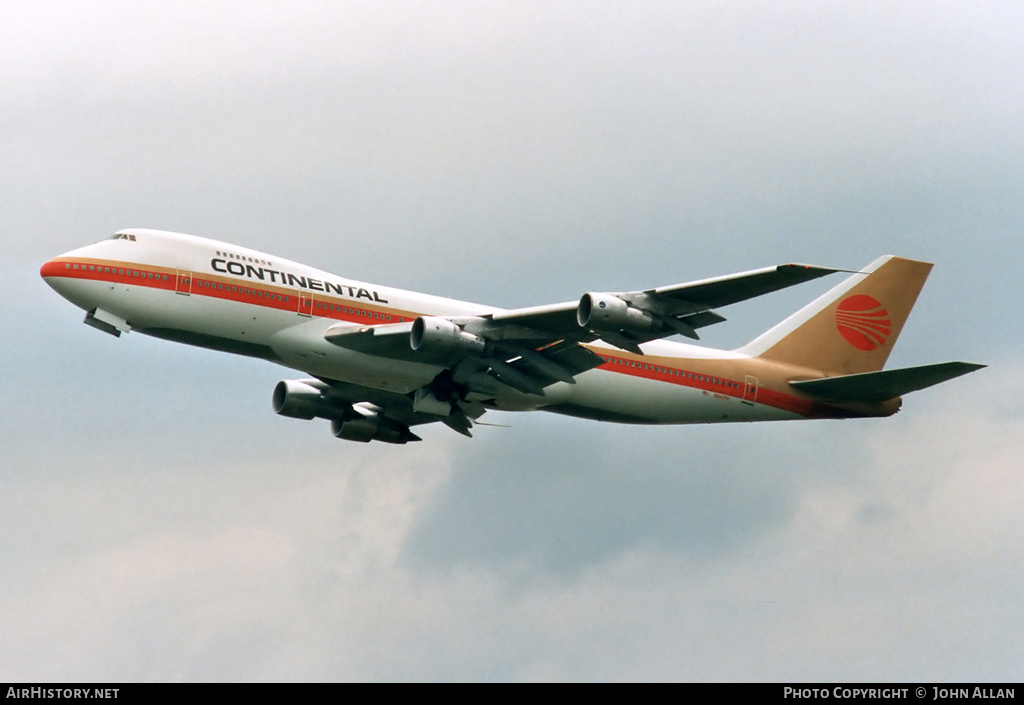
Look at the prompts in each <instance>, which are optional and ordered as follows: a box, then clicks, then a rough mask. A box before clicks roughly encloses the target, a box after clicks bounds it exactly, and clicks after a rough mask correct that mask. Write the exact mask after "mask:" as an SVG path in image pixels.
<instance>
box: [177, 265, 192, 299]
mask: <svg viewBox="0 0 1024 705" xmlns="http://www.w3.org/2000/svg"><path fill="white" fill-rule="evenodd" d="M174 293H175V294H182V295H184V296H191V295H192V272H190V271H189V270H187V269H179V270H177V271H176V272H175V273H174Z"/></svg>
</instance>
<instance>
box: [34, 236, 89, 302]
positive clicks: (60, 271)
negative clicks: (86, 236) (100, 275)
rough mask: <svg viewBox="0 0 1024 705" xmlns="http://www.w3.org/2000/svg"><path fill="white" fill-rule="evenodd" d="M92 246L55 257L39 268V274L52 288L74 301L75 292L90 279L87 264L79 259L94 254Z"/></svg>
mask: <svg viewBox="0 0 1024 705" xmlns="http://www.w3.org/2000/svg"><path fill="white" fill-rule="evenodd" d="M91 247H92V246H89V247H80V248H78V249H76V250H71V251H70V252H65V253H64V254H62V255H59V256H57V257H54V258H53V259H51V260H50V261H49V262H46V263H44V264H43V266H41V267H40V268H39V276H41V277H42V278H43V281H44V282H46V283H47V284H48V285H49V286H50V288H51V289H53V290H54V291H56V292H57V293H58V294H60V295H61V296H63V297H64V298H65V299H68V300H69V301H72V302H74V301H75V299H76V298H77V297H75V296H74V292H76V291H78V290H79V289H81V284H83V283H85V282H87V281H88V278H87V277H86V269H85V266H84V265H83V264H81V263H80V262H79V261H78V260H81V259H84V258H88V257H90V255H92V254H93V252H92V250H91Z"/></svg>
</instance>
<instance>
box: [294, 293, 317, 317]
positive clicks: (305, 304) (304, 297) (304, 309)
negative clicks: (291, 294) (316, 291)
mask: <svg viewBox="0 0 1024 705" xmlns="http://www.w3.org/2000/svg"><path fill="white" fill-rule="evenodd" d="M296 293H297V294H298V296H296V297H295V298H296V299H298V301H299V311H298V313H299V315H300V316H312V315H313V294H312V293H311V292H308V291H299V292H296Z"/></svg>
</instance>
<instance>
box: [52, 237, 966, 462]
mask: <svg viewBox="0 0 1024 705" xmlns="http://www.w3.org/2000/svg"><path fill="white" fill-rule="evenodd" d="M931 268H932V265H931V264H929V263H926V262H918V261H914V260H910V259H904V258H900V257H895V256H892V255H886V256H883V257H881V258H879V259H877V260H875V261H874V262H872V263H871V264H870V265H868V266H867V267H865V268H864V269H862V270H856V271H853V270H839V269H831V268H826V267H816V266H811V265H803V264H783V265H778V266H774V267H767V268H763V269H756V270H752V271H747V272H741V273H738V274H730V275H727V276H720V277H716V278H711V279H703V280H699V281H693V282H688V283H684V284H676V285H672V286H663V287H657V288H653V289H646V290H642V291H627V292H587V293H585V294H583V295H582V296H581V297H580V298H579V299H578V300H574V301H568V302H565V303H557V304H551V305H545V306H534V307H529V308H520V309H512V310H508V309H501V308H496V307H493V306H484V305H480V304H474V303H468V302H464V301H456V300H453V299H447V298H442V297H437V296H430V295H426V294H420V293H416V292H411V291H403V290H400V289H394V288H390V287H385V286H378V285H374V284H369V283H365V282H359V281H355V280H352V279H347V278H343V277H339V276H335V275H333V274H330V273H328V272H325V271H322V270H320V269H316V268H313V267H308V266H305V265H302V264H299V263H297V262H292V261H289V260H286V259H284V258H281V257H276V256H274V255H270V254H266V253H264V252H259V251H256V250H253V249H249V248H245V247H239V246H236V245H231V244H228V243H225V242H219V241H217V240H211V239H207V238H202V237H196V236H192V235H184V234H179V233H171V232H165V231H160V230H150V229H136V228H130V229H126V230H121V231H119V232H117V233H115V234H114V235H113V236H111V237H109V238H106V239H104V240H102V241H100V242H98V243H95V244H91V245H88V246H86V247H82V248H79V249H75V250H72V251H70V252H67V253H65V254H63V255H60V256H59V257H56V258H54V259H52V260H50V261H48V262H46V263H45V264H44V265H42V267H41V269H40V274H41V276H42V277H43V279H44V280H45V281H46V283H47V284H48V285H49V286H50V287H52V288H53V289H54V290H55V291H56V292H57V293H59V294H60V295H61V296H63V297H64V298H65V299H67V300H68V301H70V302H71V303H73V304H75V305H76V306H78V307H80V308H82V309H84V310H85V311H86V314H85V323H87V324H88V325H90V326H92V327H94V328H96V329H98V330H100V331H103V332H105V333H109V334H111V335H114V336H120V335H121V334H122V333H127V332H129V331H137V332H140V333H144V334H146V335H150V336H155V337H157V338H163V339H166V340H171V341H176V342H180V343H187V344H189V345H195V346H200V347H204V348H210V349H213V350H220V351H224V352H229V353H234V354H238V355H247V356H250V357H255V358H260V359H263V360H268V361H270V362H274V363H276V364H279V365H283V366H285V367H288V368H291V369H294V370H298V371H300V372H301V373H302V374H304V375H307V377H303V378H300V379H290V380H284V381H282V382H280V383H278V384H277V386H276V387H275V388H274V390H273V394H272V398H271V401H272V406H273V409H274V411H276V412H277V413H278V414H280V415H282V416H286V417H292V418H296V419H307V420H309V419H314V418H322V419H326V420H329V421H330V422H331V432H332V433H333V434H334V436H336V437H338V438H341V439H345V440H350V441H359V442H364V443H366V442H370V441H382V442H385V443H395V444H403V443H407V442H409V441H418V440H421V439H420V437H419V436H417V435H416V434H415V433H413V431H412V429H413V428H414V427H416V426H421V425H424V424H430V423H436V422H440V423H443V424H445V425H447V426H448V427H450V428H451V429H453V430H454V431H457V432H459V433H461V434H463V435H466V436H471V435H472V433H471V429H472V428H473V426H474V425H475V424H477V423H484V422H481V421H479V419H480V417H481V416H483V414H484V413H485V412H486V411H488V410H504V411H529V410H543V411H550V412H554V413H559V414H566V415H569V416H575V417H582V418H586V419H595V420H598V421H608V422H616V423H627V424H691V423H719V422H746V421H771V420H786V419H838V418H864V417H886V416H891V415H892V414H895V413H896V412H897V411H898V410H899V409H900V406H901V405H902V396H903V395H904V394H907V393H909V392H913V391H917V390H920V389H924V388H926V387H930V386H932V385H935V384H939V383H941V382H945V381H948V380H951V379H953V378H955V377H959V376H960V375H964V374H967V373H969V372H973V371H975V370H977V369H980V368H982V367H984V365H978V364H972V363H966V362H946V363H941V364H933V365H924V366H920V367H910V368H903V369H892V370H883V369H882V368H883V366H884V365H885V362H886V360H887V359H888V357H889V353H890V352H891V351H892V348H893V345H894V344H895V343H896V340H897V338H898V337H899V335H900V332H901V330H902V329H903V325H904V323H905V322H906V319H907V316H908V315H909V313H910V309H911V307H913V305H914V303H915V301H916V300H917V296H918V293H919V292H920V291H921V288H922V287H923V286H924V282H925V279H926V278H927V276H928V274H929V272H930V271H931ZM837 272H847V273H849V276H848V278H846V279H845V280H844V281H843V282H842V283H840V284H839V285H838V286H836V287H835V288H833V289H832V290H831V291H829V292H827V293H825V294H824V295H822V296H821V297H819V298H818V299H816V300H815V301H813V302H811V303H810V304H808V305H807V306H805V307H804V308H802V309H800V310H799V311H797V312H796V313H794V314H793V315H791V316H790V317H788V318H786V319H785V320H784V321H782V322H781V323H779V324H778V325H776V326H774V327H772V328H771V329H769V330H768V331H767V332H765V333H763V334H762V335H760V336H758V337H757V338H755V339H754V340H752V341H751V342H749V343H748V344H746V345H744V346H742V347H740V348H738V349H736V350H714V349H711V348H708V347H702V346H696V345H693V344H687V343H682V342H677V341H670V340H665V339H666V338H668V337H671V336H682V337H685V338H689V339H693V340H698V339H699V335H698V333H697V331H698V330H699V329H702V328H705V327H707V326H710V325H714V324H717V323H721V322H722V321H724V320H725V318H724V317H723V316H722V315H721V314H720V313H718V312H717V311H716V309H719V308H721V307H724V306H728V305H731V304H735V303H738V302H741V301H744V300H747V299H750V298H753V297H757V296H762V295H765V294H768V293H770V292H774V291H778V290H780V289H783V288H786V287H790V286H793V285H796V284H799V283H802V282H807V281H811V280H813V279H817V278H819V277H823V276H826V275H829V274H834V273H837Z"/></svg>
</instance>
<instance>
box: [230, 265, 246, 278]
mask: <svg viewBox="0 0 1024 705" xmlns="http://www.w3.org/2000/svg"><path fill="white" fill-rule="evenodd" d="M228 271H229V272H231V273H232V274H237V275H238V276H242V275H244V274H245V267H243V266H242V265H241V264H239V263H238V262H228Z"/></svg>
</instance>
